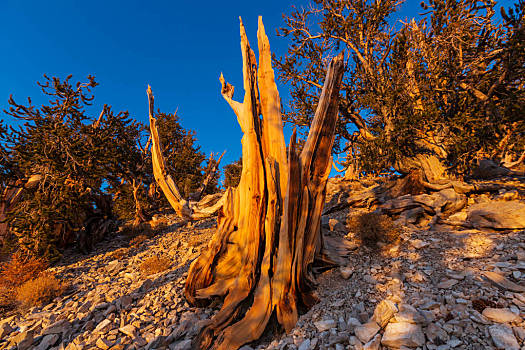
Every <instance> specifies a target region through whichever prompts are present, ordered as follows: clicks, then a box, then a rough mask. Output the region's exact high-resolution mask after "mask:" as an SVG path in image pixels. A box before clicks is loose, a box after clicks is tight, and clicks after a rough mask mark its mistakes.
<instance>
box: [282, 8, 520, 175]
mask: <svg viewBox="0 0 525 350" xmlns="http://www.w3.org/2000/svg"><path fill="white" fill-rule="evenodd" d="M314 2H315V4H317V6H316V8H312V9H301V10H295V11H294V12H292V13H291V14H290V15H289V16H287V17H285V21H286V26H285V27H284V28H281V30H280V34H281V35H283V36H287V37H289V38H290V40H291V45H290V47H289V50H288V54H287V55H286V56H284V57H282V58H280V59H274V62H275V64H276V65H277V67H278V69H279V70H280V78H281V80H282V81H284V82H286V83H289V84H290V85H291V88H292V91H291V96H292V105H291V107H292V109H291V110H290V111H288V112H287V113H286V119H287V120H288V121H290V122H292V123H294V124H296V125H299V126H308V125H309V124H310V122H311V120H312V117H313V113H314V111H315V107H316V104H317V100H318V96H319V95H320V88H321V87H322V79H323V78H324V71H325V66H326V64H327V62H328V61H329V58H330V57H332V56H334V55H335V54H337V53H338V52H339V51H341V50H345V51H346V53H347V54H346V73H345V76H344V79H343V85H342V89H341V97H342V99H341V104H340V120H339V125H338V141H337V142H336V145H342V144H343V141H346V142H347V147H346V148H345V149H337V148H335V150H336V151H350V150H351V153H352V154H354V155H355V156H357V158H358V159H359V163H360V165H361V167H362V170H365V171H368V172H381V171H388V170H390V169H392V168H393V167H394V168H396V170H398V171H401V172H405V171H406V170H407V169H406V167H405V165H406V161H405V160H406V159H409V158H413V157H414V156H415V155H418V154H419V155H421V154H427V155H432V156H435V157H437V158H438V159H439V161H440V162H441V163H442V164H443V165H444V166H445V167H446V168H448V170H449V171H451V172H455V173H457V174H460V175H463V174H466V173H468V170H469V168H470V167H471V166H472V164H473V163H474V162H475V161H476V160H477V159H479V158H481V157H490V158H495V159H497V160H502V159H503V158H504V157H505V155H510V156H511V158H512V157H513V158H514V159H515V158H516V157H517V156H519V155H520V154H521V153H522V152H523V150H524V143H525V140H524V139H525V137H524V135H525V121H524V118H523V115H525V93H524V79H525V74H524V73H525V71H524V70H525V49H524V35H525V34H524V33H525V27H524V16H523V14H524V1H523V0H519V1H518V2H517V3H516V4H515V6H514V8H513V9H512V10H510V11H508V13H507V11H504V10H502V18H503V23H498V22H497V21H496V19H495V3H486V2H481V1H476V0H467V1H459V0H453V1H443V0H430V1H429V2H428V3H423V4H422V6H423V7H424V8H425V9H426V11H427V13H426V15H422V16H421V17H420V18H418V19H417V20H414V21H412V22H409V23H406V24H404V25H401V26H400V28H392V27H391V26H390V23H394V20H395V19H397V18H396V11H397V10H398V8H399V5H400V4H401V3H402V1H398V0H384V1H355V0H335V1H327V0H315V1H314ZM416 21H417V22H416ZM396 29H397V30H396Z"/></svg>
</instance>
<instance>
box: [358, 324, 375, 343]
mask: <svg viewBox="0 0 525 350" xmlns="http://www.w3.org/2000/svg"><path fill="white" fill-rule="evenodd" d="M380 329H381V327H379V325H378V324H377V323H376V322H374V321H371V322H368V323H365V324H363V325H361V326H357V327H355V329H354V332H355V335H356V336H357V338H359V340H360V341H361V342H362V343H368V342H369V341H370V339H372V338H373V337H374V335H376V334H377V332H379V330H380Z"/></svg>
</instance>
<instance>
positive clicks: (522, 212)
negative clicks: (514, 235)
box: [467, 201, 525, 230]
mask: <svg viewBox="0 0 525 350" xmlns="http://www.w3.org/2000/svg"><path fill="white" fill-rule="evenodd" d="M467 221H468V222H469V223H470V224H471V225H472V226H474V227H477V228H491V229H496V230H514V229H523V228H525V203H523V202H519V201H505V202H502V201H489V202H484V203H478V204H474V205H472V206H470V207H469V208H468V213H467Z"/></svg>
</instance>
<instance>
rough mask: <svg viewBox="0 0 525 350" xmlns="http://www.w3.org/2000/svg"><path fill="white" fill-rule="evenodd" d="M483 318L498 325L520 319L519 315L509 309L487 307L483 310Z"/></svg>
mask: <svg viewBox="0 0 525 350" xmlns="http://www.w3.org/2000/svg"><path fill="white" fill-rule="evenodd" d="M482 315H483V316H485V317H486V318H488V319H489V320H491V321H494V322H498V323H509V322H513V321H517V320H519V319H520V317H519V316H518V315H516V314H515V313H513V312H512V311H510V310H509V309H496V308H492V307H487V308H485V310H483V313H482Z"/></svg>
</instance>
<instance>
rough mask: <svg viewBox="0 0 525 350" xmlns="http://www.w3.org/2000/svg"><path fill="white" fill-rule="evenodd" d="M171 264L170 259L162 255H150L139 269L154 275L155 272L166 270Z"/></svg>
mask: <svg viewBox="0 0 525 350" xmlns="http://www.w3.org/2000/svg"><path fill="white" fill-rule="evenodd" d="M170 265H171V261H170V259H168V258H166V257H164V256H161V257H159V256H156V255H155V256H150V257H149V258H147V259H146V260H144V261H143V262H142V263H141V264H140V266H139V269H140V271H141V272H142V273H143V274H144V275H146V276H149V275H154V274H156V273H159V272H162V271H166V270H167V269H168V268H169V267H170Z"/></svg>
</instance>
